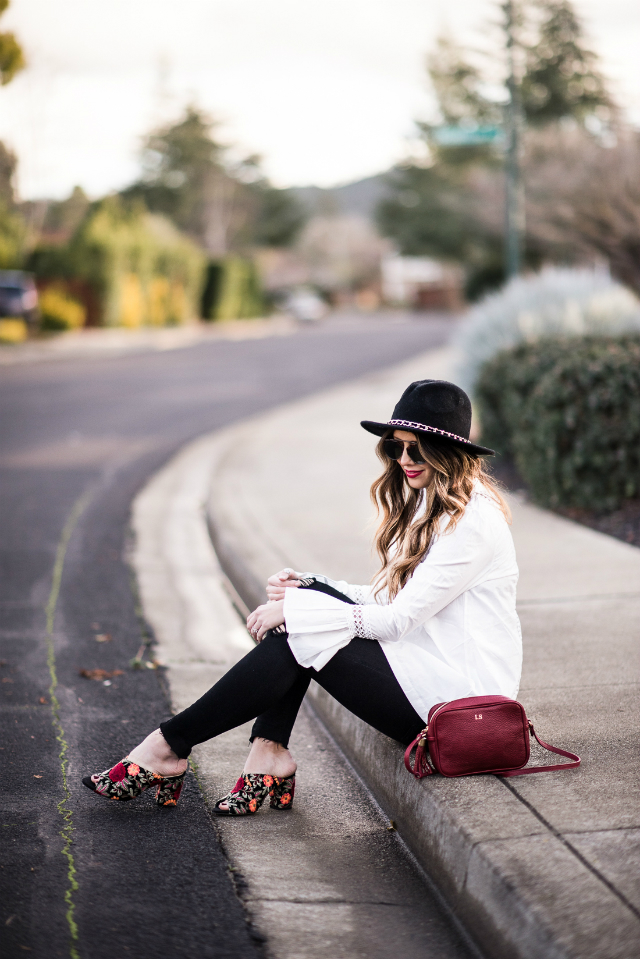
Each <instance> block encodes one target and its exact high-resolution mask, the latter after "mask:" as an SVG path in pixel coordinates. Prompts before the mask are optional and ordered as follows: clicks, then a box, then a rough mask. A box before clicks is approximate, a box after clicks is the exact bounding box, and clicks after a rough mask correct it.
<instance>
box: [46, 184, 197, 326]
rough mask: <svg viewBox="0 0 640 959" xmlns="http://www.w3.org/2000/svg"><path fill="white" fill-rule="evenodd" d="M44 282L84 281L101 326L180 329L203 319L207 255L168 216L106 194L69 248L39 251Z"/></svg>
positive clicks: (79, 229) (89, 214)
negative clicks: (95, 306) (190, 322)
mask: <svg viewBox="0 0 640 959" xmlns="http://www.w3.org/2000/svg"><path fill="white" fill-rule="evenodd" d="M29 268H30V269H31V270H32V271H33V272H34V273H35V274H36V276H38V277H39V279H41V280H42V279H48V280H51V279H53V280H65V281H73V282H74V283H75V284H76V285H78V284H84V285H85V287H86V288H87V289H88V290H90V291H91V293H92V297H93V299H94V300H95V302H96V303H97V307H98V308H97V310H96V315H95V317H92V322H93V323H96V324H97V325H102V326H128V327H137V326H145V325H146V326H174V325H176V324H179V323H185V322H187V321H189V320H191V319H193V318H195V317H197V316H198V314H199V312H200V297H201V291H202V285H203V277H204V268H205V258H204V254H203V253H202V251H201V250H200V249H199V248H198V247H197V246H196V245H195V244H194V243H193V242H192V241H191V240H189V239H188V238H187V237H185V236H183V235H182V234H181V233H179V232H178V230H177V229H176V228H175V227H174V226H173V225H172V224H171V223H170V222H169V221H168V220H166V219H165V218H164V217H161V216H157V215H153V214H150V213H146V212H145V210H144V209H143V208H142V207H139V206H135V205H134V206H127V205H126V204H124V203H122V201H121V200H119V199H118V198H117V197H107V199H105V200H101V201H100V202H99V203H96V204H94V205H93V206H92V208H91V209H90V210H89V212H88V214H87V216H86V217H85V219H84V220H83V222H82V223H81V224H80V226H79V228H78V230H77V231H76V233H75V234H74V235H73V237H72V238H71V240H70V242H69V243H68V245H67V246H65V247H62V248H51V247H43V248H37V249H36V250H34V251H33V253H32V254H31V257H30V260H29Z"/></svg>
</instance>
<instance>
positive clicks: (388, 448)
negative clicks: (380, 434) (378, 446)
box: [384, 440, 404, 460]
mask: <svg viewBox="0 0 640 959" xmlns="http://www.w3.org/2000/svg"><path fill="white" fill-rule="evenodd" d="M403 449H404V446H403V444H402V443H401V442H400V441H399V440H385V441H384V451H385V453H386V454H387V456H388V457H389V459H391V460H399V459H402V451H403Z"/></svg>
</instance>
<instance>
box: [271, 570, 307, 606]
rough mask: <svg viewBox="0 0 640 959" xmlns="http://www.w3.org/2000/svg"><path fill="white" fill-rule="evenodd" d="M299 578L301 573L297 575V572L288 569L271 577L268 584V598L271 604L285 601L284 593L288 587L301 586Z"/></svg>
mask: <svg viewBox="0 0 640 959" xmlns="http://www.w3.org/2000/svg"><path fill="white" fill-rule="evenodd" d="M299 577H300V573H296V572H295V570H293V569H289V568H288V567H287V569H282V570H280V572H279V573H274V575H273V576H270V577H269V581H268V583H267V596H268V598H269V600H270V601H271V602H273V601H274V600H275V601H276V602H277V601H279V600H281V599H284V591H285V589H286V588H287V587H289V586H299V585H300V579H299Z"/></svg>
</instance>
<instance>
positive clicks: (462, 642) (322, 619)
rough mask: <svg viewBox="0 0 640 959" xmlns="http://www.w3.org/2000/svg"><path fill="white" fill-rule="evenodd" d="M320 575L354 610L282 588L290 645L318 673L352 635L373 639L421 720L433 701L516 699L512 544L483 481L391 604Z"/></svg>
mask: <svg viewBox="0 0 640 959" xmlns="http://www.w3.org/2000/svg"><path fill="white" fill-rule="evenodd" d="M302 575H303V576H305V577H306V576H315V578H316V579H318V580H320V582H323V583H327V584H329V585H330V586H333V587H334V588H335V589H337V590H339V591H340V592H342V593H344V594H345V595H346V596H348V597H349V598H350V599H352V600H355V602H356V603H357V604H358V605H356V606H351V605H349V604H348V603H343V602H341V601H340V600H338V599H334V597H333V596H328V595H326V594H325V593H319V592H317V590H312V589H295V588H288V589H286V590H285V601H284V615H285V622H286V628H287V631H288V633H289V646H290V647H291V650H292V652H293V655H294V656H295V658H296V660H297V661H298V662H299V663H300V665H302V666H311V667H313V668H314V669H316V670H319V669H322V667H323V666H325V665H326V663H328V662H329V660H330V659H331V657H332V656H334V655H335V653H337V652H338V650H339V649H342V648H343V646H346V645H347V643H349V642H350V641H351V640H352V639H353V638H354V636H361V637H364V638H365V639H377V640H378V641H379V643H380V645H381V647H382V649H383V650H384V653H385V655H386V657H387V660H388V661H389V665H390V666H391V669H392V670H393V673H394V675H395V677H396V679H397V680H398V682H399V683H400V686H401V687H402V689H403V691H404V693H405V695H406V697H407V699H408V700H409V702H410V703H411V705H412V706H413V708H414V709H415V710H416V712H417V713H418V714H419V715H420V716H421V717H422V718H423V719H424V720H425V722H426V720H427V716H428V713H429V709H430V708H431V707H432V706H434V705H435V704H436V703H441V702H446V701H448V700H451V699H459V698H462V697H464V696H481V695H487V694H491V693H498V694H501V695H503V696H509V697H510V698H512V699H515V697H516V696H517V693H518V686H519V684H520V673H521V669H522V636H521V632H520V621H519V620H518V615H517V613H516V584H517V581H518V567H517V565H516V557H515V549H514V546H513V539H512V537H511V532H510V530H509V527H508V525H507V522H506V520H505V518H504V516H503V514H502V512H501V510H500V509H499V507H498V506H497V504H496V503H495V500H493V498H492V497H491V496H490V495H489V493H487V492H486V491H485V489H484V487H483V486H482V485H480V484H477V485H476V489H475V491H474V493H473V494H472V496H471V499H470V501H469V504H468V506H467V508H466V510H465V512H464V515H463V516H462V518H461V519H460V520H459V521H458V523H457V525H456V527H455V528H454V529H453V530H452V531H451V532H447V531H446V527H445V529H444V530H443V531H442V532H440V533H439V534H438V535H437V536H436V537H435V539H434V541H433V543H432V546H431V548H430V550H429V552H428V553H427V555H426V557H425V559H424V560H423V561H422V562H421V563H420V564H419V565H418V566H417V567H416V569H415V570H414V573H413V575H412V576H411V578H410V579H409V581H408V582H407V583H406V585H405V586H404V587H403V588H402V589H401V590H400V591H399V593H398V595H397V596H396V597H395V599H394V600H393V602H391V603H389V602H388V597H386V596H385V594H384V593H381V594H379V595H378V597H377V599H376V598H375V597H374V596H373V587H371V586H352V585H350V584H349V583H345V582H342V581H336V580H332V579H329V578H328V577H326V576H318V575H317V574H315V573H304V574H302Z"/></svg>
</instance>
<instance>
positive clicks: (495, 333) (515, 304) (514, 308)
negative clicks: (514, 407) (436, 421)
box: [457, 267, 640, 393]
mask: <svg viewBox="0 0 640 959" xmlns="http://www.w3.org/2000/svg"><path fill="white" fill-rule="evenodd" d="M629 332H638V333H640V302H639V301H638V299H637V298H636V297H635V295H634V294H633V293H631V292H630V291H629V290H627V289H626V288H625V287H623V286H621V285H620V284H619V283H616V282H615V281H613V280H612V279H611V277H610V276H609V274H608V273H607V272H606V271H604V270H591V269H569V268H559V267H547V268H546V269H544V270H542V272H540V273H538V274H537V275H535V276H527V277H517V278H516V279H514V280H511V281H510V282H509V283H507V285H506V286H505V287H504V288H503V289H502V290H500V291H499V292H498V293H493V294H490V295H489V296H487V297H485V299H483V300H482V301H481V302H480V303H478V305H477V306H475V307H474V308H473V309H472V310H471V311H470V313H469V316H468V318H467V320H466V322H465V323H464V325H463V327H462V328H461V330H460V333H459V335H458V339H457V345H458V346H459V347H460V348H461V351H462V354H463V360H462V366H461V369H460V371H459V374H460V375H459V379H460V382H461V385H462V386H464V387H465V389H467V390H468V391H469V392H471V393H473V392H474V390H475V386H476V382H477V380H478V377H479V376H480V371H481V369H482V367H483V366H484V364H486V363H487V362H489V361H490V360H491V359H492V358H493V357H494V356H496V354H498V353H500V352H502V351H504V350H508V349H511V348H513V347H515V346H517V345H518V344H520V343H535V342H536V341H538V340H540V339H542V338H545V339H548V338H550V337H561V338H566V337H581V336H585V335H592V336H614V335H616V334H623V333H629Z"/></svg>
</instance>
